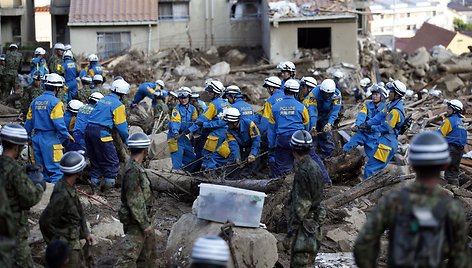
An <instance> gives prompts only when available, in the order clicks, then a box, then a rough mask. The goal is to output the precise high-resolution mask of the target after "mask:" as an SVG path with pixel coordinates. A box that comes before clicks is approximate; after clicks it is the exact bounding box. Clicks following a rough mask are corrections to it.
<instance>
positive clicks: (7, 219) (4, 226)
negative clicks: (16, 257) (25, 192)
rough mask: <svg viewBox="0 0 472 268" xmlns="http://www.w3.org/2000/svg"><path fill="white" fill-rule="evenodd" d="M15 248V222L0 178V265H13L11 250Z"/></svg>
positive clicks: (8, 266) (7, 267) (3, 182)
mask: <svg viewBox="0 0 472 268" xmlns="http://www.w3.org/2000/svg"><path fill="white" fill-rule="evenodd" d="M14 248H15V222H14V221H13V216H12V213H11V209H10V202H9V201H8V195H7V192H6V191H5V181H4V180H0V267H6V268H10V267H12V266H13V256H12V252H13V250H14Z"/></svg>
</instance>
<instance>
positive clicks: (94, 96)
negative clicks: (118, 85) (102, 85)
mask: <svg viewBox="0 0 472 268" xmlns="http://www.w3.org/2000/svg"><path fill="white" fill-rule="evenodd" d="M101 98H103V94H102V93H100V92H93V93H92V94H90V96H89V97H88V100H89V101H91V100H92V101H95V102H97V101H99V100H100V99H101Z"/></svg>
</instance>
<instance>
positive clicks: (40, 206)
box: [30, 183, 54, 214]
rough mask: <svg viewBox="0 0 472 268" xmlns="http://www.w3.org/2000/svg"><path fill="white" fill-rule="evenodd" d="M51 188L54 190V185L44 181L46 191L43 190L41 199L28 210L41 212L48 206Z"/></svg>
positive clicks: (36, 212)
mask: <svg viewBox="0 0 472 268" xmlns="http://www.w3.org/2000/svg"><path fill="white" fill-rule="evenodd" d="M52 190H54V185H53V184H51V183H46V191H44V193H43V196H42V197H41V200H40V201H39V202H38V204H36V205H35V206H34V207H32V208H31V209H30V212H31V213H33V214H41V212H43V210H44V209H45V208H46V207H47V206H48V204H49V199H50V198H51V194H52Z"/></svg>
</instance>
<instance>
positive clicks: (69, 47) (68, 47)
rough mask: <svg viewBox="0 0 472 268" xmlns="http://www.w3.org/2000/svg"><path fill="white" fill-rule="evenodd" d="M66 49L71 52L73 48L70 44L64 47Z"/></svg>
mask: <svg viewBox="0 0 472 268" xmlns="http://www.w3.org/2000/svg"><path fill="white" fill-rule="evenodd" d="M64 49H65V50H71V49H72V46H71V45H70V44H65V45H64Z"/></svg>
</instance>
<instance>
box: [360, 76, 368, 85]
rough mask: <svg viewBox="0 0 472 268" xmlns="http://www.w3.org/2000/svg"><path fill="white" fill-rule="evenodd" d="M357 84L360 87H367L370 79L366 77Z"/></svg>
mask: <svg viewBox="0 0 472 268" xmlns="http://www.w3.org/2000/svg"><path fill="white" fill-rule="evenodd" d="M359 84H360V85H361V87H367V86H368V85H370V79H369V78H368V77H364V78H362V79H361V81H359Z"/></svg>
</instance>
